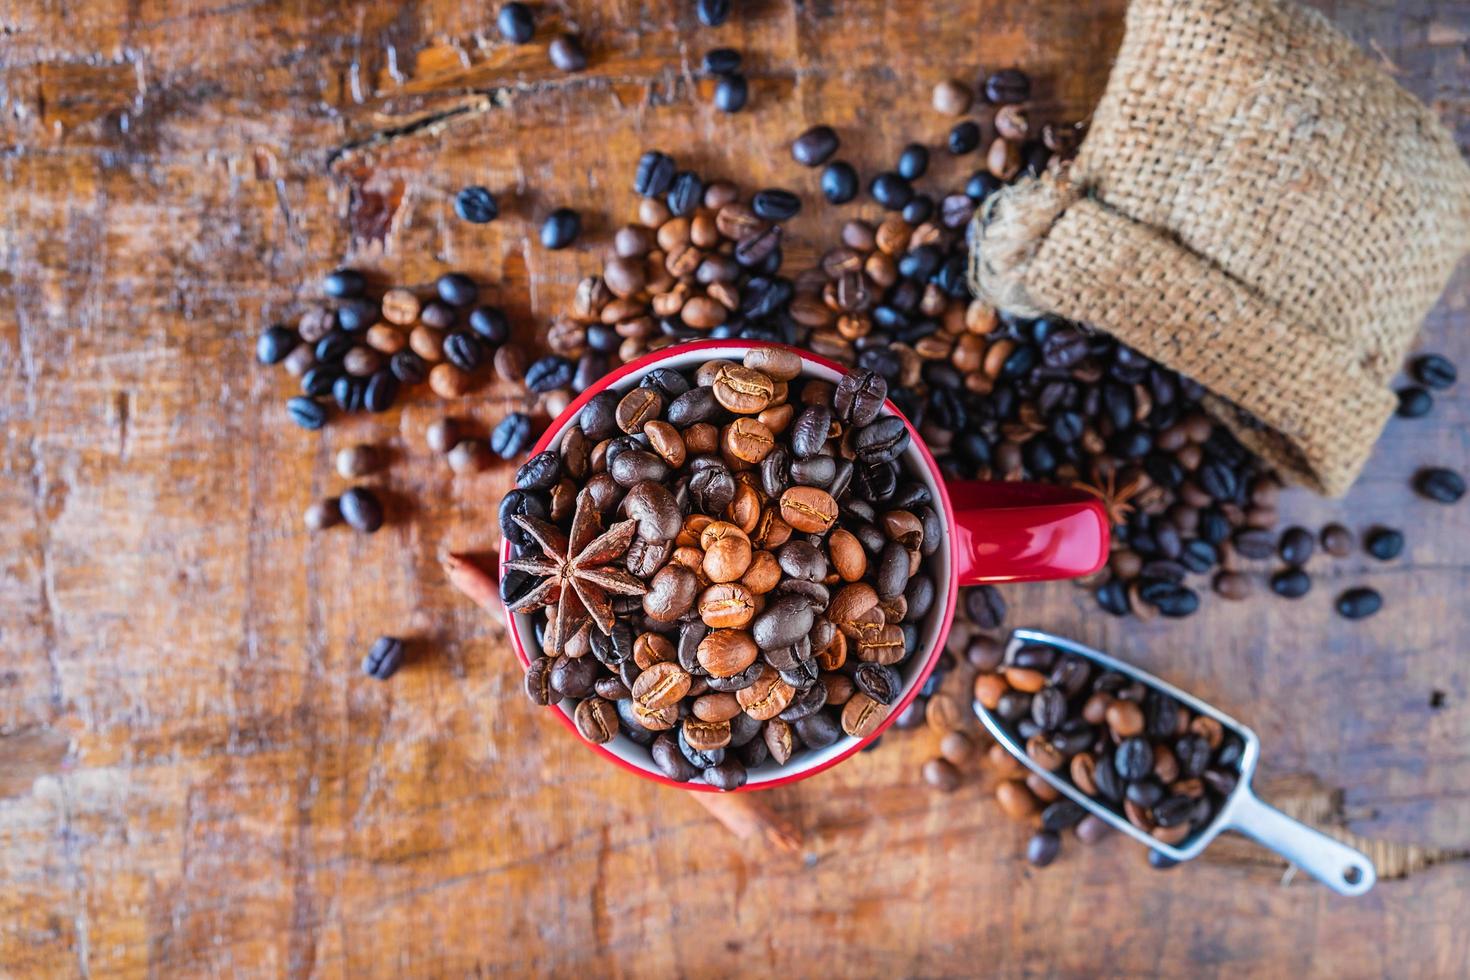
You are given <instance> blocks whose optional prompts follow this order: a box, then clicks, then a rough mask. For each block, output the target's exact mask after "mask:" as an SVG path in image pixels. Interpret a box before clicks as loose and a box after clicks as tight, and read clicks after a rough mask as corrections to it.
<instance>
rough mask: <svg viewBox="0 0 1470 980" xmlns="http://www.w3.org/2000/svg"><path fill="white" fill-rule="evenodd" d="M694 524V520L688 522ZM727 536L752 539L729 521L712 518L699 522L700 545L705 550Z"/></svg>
mask: <svg viewBox="0 0 1470 980" xmlns="http://www.w3.org/2000/svg"><path fill="white" fill-rule="evenodd" d="M687 523H689V524H692V523H693V522H692V521H691V522H687ZM725 538H742V539H744V540H746V541H749V540H750V537H749V535H747V534H746V533H745V532H744V531H742V530H741V529H740V528H739V527H737V526H736V525H734V524H731V523H730V522H729V521H716V520H710V521H708V522H705V523H700V524H699V546H700V547H701V548H703V549H704V550H705V551H708V550H709V549H710V548H712V547H714V545H715V543H716V542H717V541H720V540H723V539H725Z"/></svg>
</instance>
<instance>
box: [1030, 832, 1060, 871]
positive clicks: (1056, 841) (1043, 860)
mask: <svg viewBox="0 0 1470 980" xmlns="http://www.w3.org/2000/svg"><path fill="white" fill-rule="evenodd" d="M1061 852H1062V838H1061V836H1060V835H1058V834H1056V833H1055V832H1053V831H1050V830H1041V831H1037V832H1036V833H1034V834H1032V835H1031V839H1030V840H1028V841H1027V842H1026V860H1027V861H1028V862H1029V863H1030V864H1031V865H1032V866H1033V867H1037V868H1044V867H1046V866H1047V865H1049V864H1051V863H1052V862H1053V861H1055V860H1056V859H1057V855H1058V854H1060V853H1061Z"/></svg>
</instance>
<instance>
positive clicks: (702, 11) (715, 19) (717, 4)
mask: <svg viewBox="0 0 1470 980" xmlns="http://www.w3.org/2000/svg"><path fill="white" fill-rule="evenodd" d="M731 2H732V0H697V2H696V3H695V5H694V12H695V15H696V16H698V17H699V22H700V23H701V24H703V25H704V26H705V27H719V26H720V25H721V24H723V23H725V21H727V20H729V19H730V6H731Z"/></svg>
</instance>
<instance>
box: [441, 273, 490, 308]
mask: <svg viewBox="0 0 1470 980" xmlns="http://www.w3.org/2000/svg"><path fill="white" fill-rule="evenodd" d="M434 292H436V293H438V294H439V299H441V300H442V301H444V302H445V303H448V304H449V305H450V306H456V307H459V306H469V305H470V304H471V303H473V302H474V301H475V300H476V299H478V298H479V296H480V287H479V286H476V285H475V280H473V279H471V278H470V277H469V276H467V275H465V274H464V273H463V272H446V273H444V275H442V276H440V277H439V278H438V279H436V280H434Z"/></svg>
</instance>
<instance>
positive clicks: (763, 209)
mask: <svg viewBox="0 0 1470 980" xmlns="http://www.w3.org/2000/svg"><path fill="white" fill-rule="evenodd" d="M750 208H751V210H752V211H754V212H755V213H756V216H757V217H759V218H764V219H765V220H766V221H786V220H788V219H790V218H794V217H796V214H797V212H798V211H800V210H801V198H799V197H797V196H796V195H795V194H793V193H791V192H790V191H787V190H782V189H781V188H779V187H768V188H766V189H765V190H763V191H757V192H756V195H755V197H753V198H751V201H750Z"/></svg>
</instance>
